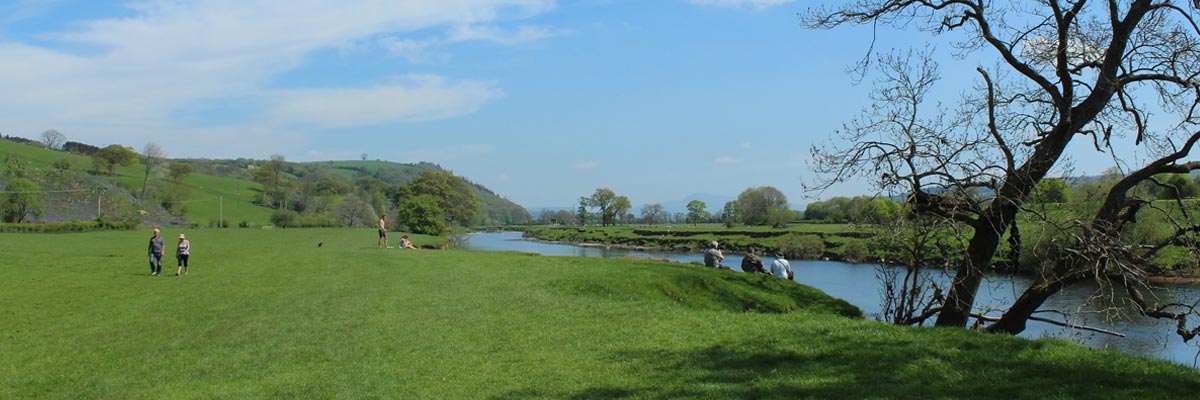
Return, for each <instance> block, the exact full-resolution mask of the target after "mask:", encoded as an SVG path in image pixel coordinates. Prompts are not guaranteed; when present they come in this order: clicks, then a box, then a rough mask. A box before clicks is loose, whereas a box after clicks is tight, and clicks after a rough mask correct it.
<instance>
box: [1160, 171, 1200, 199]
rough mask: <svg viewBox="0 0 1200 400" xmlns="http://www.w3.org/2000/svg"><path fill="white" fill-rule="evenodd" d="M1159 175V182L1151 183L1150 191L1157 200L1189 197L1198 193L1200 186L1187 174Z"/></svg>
mask: <svg viewBox="0 0 1200 400" xmlns="http://www.w3.org/2000/svg"><path fill="white" fill-rule="evenodd" d="M1164 175H1165V176H1159V177H1158V180H1159V183H1160V184H1152V185H1151V186H1150V193H1152V194H1153V195H1154V197H1155V198H1157V199H1159V200H1176V199H1190V198H1194V197H1196V195H1197V194H1200V187H1197V186H1196V182H1195V181H1193V180H1192V179H1191V178H1189V177H1188V175H1187V174H1164Z"/></svg>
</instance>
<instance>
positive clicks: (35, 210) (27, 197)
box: [3, 178, 43, 223]
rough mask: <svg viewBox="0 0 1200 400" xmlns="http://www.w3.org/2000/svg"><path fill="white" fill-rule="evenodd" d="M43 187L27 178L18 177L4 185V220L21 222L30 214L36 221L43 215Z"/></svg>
mask: <svg viewBox="0 0 1200 400" xmlns="http://www.w3.org/2000/svg"><path fill="white" fill-rule="evenodd" d="M41 190H42V189H41V187H39V186H38V184H37V183H35V182H34V181H32V180H29V179H27V178H16V179H13V180H11V181H9V182H8V185H7V186H5V187H4V191H5V192H9V193H5V194H4V202H3V204H4V213H3V217H4V222H11V223H21V222H22V221H24V220H25V218H26V217H28V216H29V214H33V220H34V221H36V220H37V219H39V218H40V217H41V215H42V211H43V210H42V207H43V206H42V193H41Z"/></svg>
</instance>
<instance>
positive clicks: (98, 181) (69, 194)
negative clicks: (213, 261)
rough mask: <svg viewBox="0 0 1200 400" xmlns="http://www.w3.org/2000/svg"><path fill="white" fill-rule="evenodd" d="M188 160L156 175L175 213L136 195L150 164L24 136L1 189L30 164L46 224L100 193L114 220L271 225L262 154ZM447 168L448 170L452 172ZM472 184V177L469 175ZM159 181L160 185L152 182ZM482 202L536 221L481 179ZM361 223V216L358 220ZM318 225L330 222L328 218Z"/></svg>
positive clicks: (76, 216) (395, 173) (313, 169)
mask: <svg viewBox="0 0 1200 400" xmlns="http://www.w3.org/2000/svg"><path fill="white" fill-rule="evenodd" d="M172 161H175V162H178V163H182V164H187V165H189V166H190V167H191V168H192V170H193V172H192V173H191V174H189V175H188V176H187V177H186V178H184V179H183V180H182V182H171V181H170V180H169V179H167V177H166V176H165V168H164V169H162V170H160V172H159V173H158V174H156V177H155V179H152V180H151V182H152V183H151V190H150V191H151V192H153V191H155V190H158V191H159V192H162V191H165V190H167V187H168V186H169V187H171V188H182V190H181V192H182V193H185V196H186V197H184V198H182V199H180V201H178V202H177V203H175V204H174V205H173V207H174V209H175V210H176V212H175V214H172V213H171V212H169V211H168V210H167V209H166V208H164V206H163V202H162V200H161V197H162V196H157V197H156V196H154V195H148V196H147V197H148V198H154V200H150V201H144V200H140V199H138V196H137V195H136V194H140V192H141V188H142V184H143V181H144V180H145V166H144V165H143V164H141V163H140V162H139V163H135V164H133V165H129V166H124V167H119V168H117V169H116V175H115V176H111V177H110V176H97V175H95V174H93V173H92V172H91V171H90V169H91V166H92V160H91V158H90V157H88V156H84V155H80V154H74V153H69V152H65V151H59V150H52V149H47V148H45V147H43V146H41V145H40V143H38V142H36V141H31V140H28V139H22V138H9V137H6V138H4V140H0V167H5V170H3V171H0V188H2V187H4V185H5V183H6V182H7V181H8V179H9V175H11V174H12V173H13V171H12V170H13V169H14V168H21V169H24V170H28V171H29V174H31V175H32V176H35V177H36V178H37V179H35V181H37V182H38V184H39V185H40V186H41V189H42V190H43V191H47V192H48V193H47V194H46V195H45V196H43V197H44V198H45V202H46V211H47V214H46V215H45V217H44V220H45V221H48V222H65V221H75V220H90V219H94V218H96V203H97V198H99V200H100V206H101V215H102V216H103V217H105V218H108V219H138V220H141V221H143V222H144V223H146V224H149V225H155V226H158V225H186V224H191V225H200V226H208V225H216V224H218V223H222V221H219V220H220V218H221V217H222V216H223V217H224V221H223V223H224V224H227V225H234V226H236V225H239V224H240V225H246V226H259V225H269V224H271V216H272V214H274V213H275V212H276V210H275V209H273V208H270V207H265V206H263V205H262V204H259V203H260V202H261V199H262V196H263V192H264V189H263V187H262V185H260V184H259V183H257V182H255V181H253V179H252V177H253V171H254V170H255V169H256V168H259V167H261V166H262V164H263V163H264V160H253V159H245V158H239V159H226V160H211V159H174V160H172ZM285 170H286V171H287V176H288V177H289V178H291V179H294V180H297V181H301V180H303V179H314V180H340V181H343V182H345V183H341V184H340V185H346V186H347V187H352V186H349V185H352V184H353V182H354V181H355V180H356V179H358V178H362V177H374V178H377V179H379V180H380V181H383V182H386V183H388V184H391V185H406V184H409V183H411V182H412V181H413V179H415V178H416V177H417V176H420V174H422V173H424V172H429V171H445V169H443V168H442V167H441V166H438V165H437V164H432V163H425V162H422V163H417V164H402V163H393V162H387V161H326V162H309V163H292V162H289V163H287V167H286V168H285ZM447 172H448V171H447ZM468 182H470V181H469V180H468ZM155 185H157V187H154V186H155ZM471 187H472V189H473V190H474V192H475V195H476V197H477V198H478V199H479V202H480V205H481V206H480V215H481V218H480V221H479V222H480V223H482V224H488V225H498V224H522V223H526V222H528V221H529V220H530V217H529V213H528V212H527V211H526V210H525V209H524V208H523V207H521V206H520V205H517V204H515V203H513V202H511V201H509V200H507V199H505V198H503V197H501V196H499V195H497V194H496V193H495V192H493V191H491V190H490V189H488V188H486V187H484V186H483V185H480V184H477V183H471ZM342 197H343V196H340V195H327V196H323V199H324V200H322V201H323V202H325V204H324V206H323V207H325V208H327V209H328V208H330V207H332V206H334V204H332V203H329V202H338V201H340V199H341V198H342ZM359 222H361V221H359ZM317 223H332V222H331V221H329V220H324V221H318V222H317Z"/></svg>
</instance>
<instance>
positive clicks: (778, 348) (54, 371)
mask: <svg viewBox="0 0 1200 400" xmlns="http://www.w3.org/2000/svg"><path fill="white" fill-rule="evenodd" d="M177 233H178V232H173V231H172V232H166V236H168V237H172V236H174V235H176V234H177ZM187 233H188V234H189V236H190V237H191V238H192V240H193V246H194V256H193V260H194V264H193V265H194V269H193V272H192V274H191V276H189V277H186V278H175V277H149V276H146V272H147V267H146V266H145V265H144V261H143V257H142V255H143V253H144V250H143V249H144V246H145V244H144V242H145V239H146V237H145V236H147V235H146V234H145V233H144V232H106V233H86V234H69V235H12V234H0V254H4V262H2V263H0V310H2V311H0V398H29V397H48V398H80V397H100V398H195V397H203V398H212V397H215V398H246V397H284V398H330V397H340V398H362V397H396V398H530V397H542V398H613V397H641V398H679V397H702V398H750V397H759V398H796V397H809V398H863V397H877V398H989V397H990V398H1016V397H1021V398H1071V397H1078V398H1102V397H1109V398H1188V397H1191V396H1194V394H1195V393H1196V391H1197V390H1200V373H1197V372H1196V371H1195V370H1191V369H1188V368H1185V367H1180V366H1176V365H1172V364H1169V363H1166V362H1163V361H1157V360H1149V359H1141V358H1135V357H1130V356H1125V355H1122V354H1119V353H1115V352H1108V351H1093V350H1088V349H1086V348H1083V347H1081V346H1078V345H1074V344H1071V343H1067V342H1063V341H1054V340H1042V341H1027V340H1024V339H1018V338H1012V337H1004V336H987V335H980V334H975V333H970V332H966V331H961V330H940V329H909V328H897V327H891V326H886V325H883V324H878V323H872V322H865V321H858V320H855V319H851V318H845V317H840V316H837V315H835V314H836V313H835V312H833V311H832V310H833V309H836V308H838V306H837V304H839V303H838V302H837V301H835V300H832V299H828V298H827V297H825V296H824V295H823V294H821V293H819V292H817V291H815V290H814V289H811V288H806V287H803V286H800V285H794V284H791V283H789V282H784V281H781V280H777V279H773V278H770V277H765V276H749V275H742V274H736V273H729V272H726V271H716V270H708V269H702V268H696V267H691V266H687V265H677V264H661V263H653V262H642V261H625V260H602V259H581V258H552V257H538V256H529V255H523V254H517V253H472V252H462V251H430V250H422V251H397V250H390V251H384V250H377V249H375V235H374V231H371V230H369V229H358V230H266V231H264V230H221V231H217V230H194V231H188V232H187ZM416 239H417V243H418V244H422V243H423V242H424V241H432V240H433V238H424V237H418V238H416ZM317 241H324V242H325V244H326V245H325V247H324V248H321V249H318V248H317V247H316V246H315V243H316V242H317ZM168 270H170V271H173V268H168ZM762 285H765V286H766V290H758V289H755V287H758V286H762ZM747 303H751V304H755V305H756V306H758V308H759V309H760V310H770V309H790V308H797V307H798V308H800V310H799V311H796V312H792V313H788V314H777V313H743V312H740V311H741V310H742V308H743V307H744V306H745V305H746V304H747ZM843 311H849V310H843Z"/></svg>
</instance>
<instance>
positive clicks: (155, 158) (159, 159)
mask: <svg viewBox="0 0 1200 400" xmlns="http://www.w3.org/2000/svg"><path fill="white" fill-rule="evenodd" d="M165 157H166V154H165V153H163V149H162V147H158V145H157V144H154V142H149V143H146V147H144V148H142V164H145V165H146V176H145V177H144V178H142V194H141V196H140V197H141V198H142V199H145V198H146V187H147V186H149V185H150V177H151V176H152V175H154V174H155V173H156V172H157V171H158V170H159V169H160V168H159V167H160V166H162V164H163V162H164V161H165Z"/></svg>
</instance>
